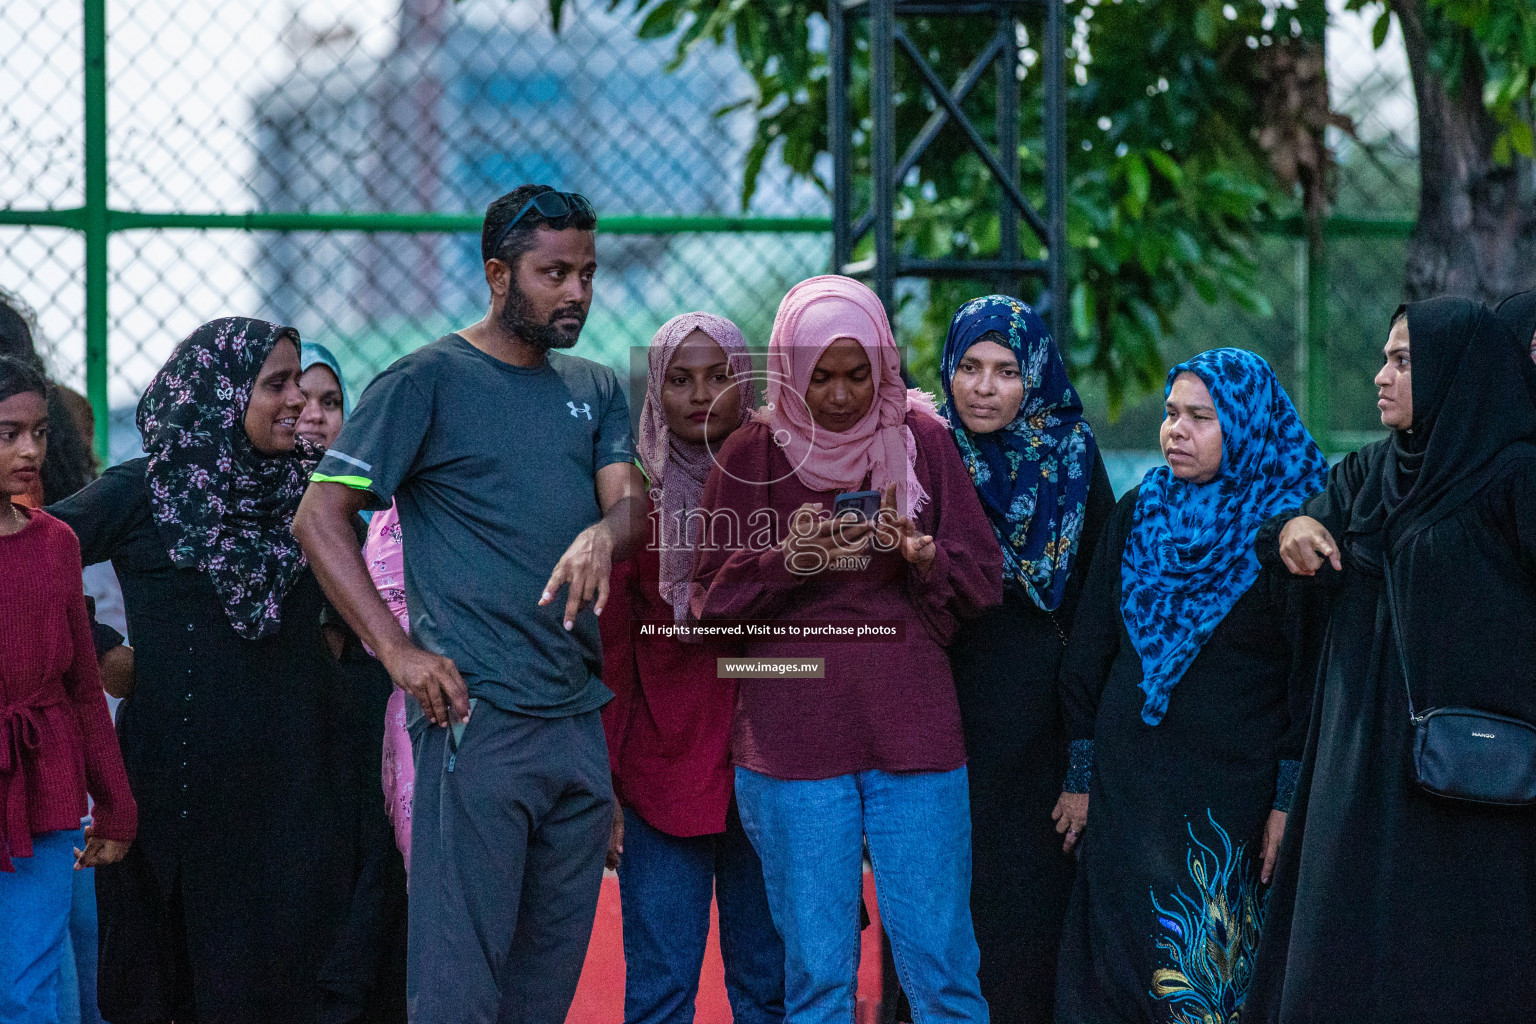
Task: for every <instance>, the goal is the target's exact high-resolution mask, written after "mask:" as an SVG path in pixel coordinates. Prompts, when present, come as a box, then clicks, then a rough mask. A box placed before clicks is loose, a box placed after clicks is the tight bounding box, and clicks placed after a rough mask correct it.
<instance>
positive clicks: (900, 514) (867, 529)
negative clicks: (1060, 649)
mask: <svg viewBox="0 0 1536 1024" xmlns="http://www.w3.org/2000/svg"><path fill="white" fill-rule="evenodd" d="M716 462H717V465H716V467H715V469H714V470H713V471H712V473H711V475H710V477H709V482H708V484H707V485H706V486H705V489H704V497H703V499H702V503H701V504H702V507H703V509H704V510H705V512H707V513H709V514H710V515H711V516H712V519H711V529H712V530H714V531H716V532H717V533H724V532H725V531H730V532H731V536H729V537H726V538H722V539H720V540H718V541H712V542H711V543H710V544H708V545H706V546H704V547H702V548H701V549H700V552H699V556H698V562H697V563H696V567H695V580H694V584H695V586H694V597H693V602H692V607H693V611H694V612H695V613H696V614H697V615H698V617H699V618H700V619H701V620H703V621H704V622H705V624H708V623H709V622H711V621H719V620H727V621H739V620H746V619H759V620H771V622H772V623H774V624H776V625H781V626H785V627H793V628H795V629H799V630H809V629H815V628H818V627H822V626H828V625H830V626H832V627H833V628H843V629H852V630H856V629H857V628H858V627H859V626H861V625H862V626H870V625H883V626H886V627H889V628H890V629H891V635H889V636H887V637H885V638H883V640H882V641H880V642H873V643H870V642H860V641H858V640H851V639H828V638H825V637H818V638H816V639H814V640H810V641H804V640H802V641H796V640H794V639H790V638H788V637H784V638H767V639H751V638H749V639H748V640H747V641H746V643H745V644H744V650H743V654H744V656H746V657H748V658H774V657H778V658H792V659H796V660H803V659H820V671H819V672H815V673H814V675H813V676H801V677H795V678H785V677H761V678H742V679H741V680H740V681H739V684H738V685H739V696H738V698H737V707H736V718H735V724H734V727H733V729H732V734H731V757H732V761H733V763H734V764H735V766H736V799H737V803H738V805H739V807H740V810H741V820H742V824H743V825H744V826H745V827H746V831H747V835H748V836H749V837H750V838H751V840H752V844H753V846H755V847H756V849H757V852H758V854H759V856H760V857H761V858H762V861H763V874H764V879H765V881H766V883H767V889H768V905H769V907H770V908H771V910H772V912H773V920H774V923H775V924H776V925H777V926H778V930H779V933H780V934H781V935H782V936H783V938H784V946H785V1016H786V1019H788V1020H790V1021H794V1022H797V1024H798V1022H813V1021H814V1022H821V1021H827V1022H832V1021H837V1022H839V1024H846V1022H847V1021H848V1020H850V1019H851V1018H852V1016H853V1013H854V995H855V974H856V971H855V964H856V963H857V959H858V948H859V894H860V886H861V875H862V862H863V851H864V845H865V842H866V841H867V842H868V848H869V856H870V860H871V862H872V863H873V865H874V872H875V879H876V885H877V886H878V888H879V892H880V913H881V918H882V921H883V923H884V925H885V928H886V931H887V933H888V934H889V936H890V939H891V944H892V949H893V951H894V953H895V959H896V965H897V972H898V974H899V975H900V976H901V983H902V988H903V990H904V991H905V992H906V993H907V996H908V998H909V999H910V1000H911V1003H912V1008H913V1013H914V1016H915V1019H918V1020H924V1021H938V1020H951V1021H985V1020H986V1019H987V1008H986V1003H985V1002H984V1001H983V999H982V996H981V991H980V988H979V986H978V984H977V977H976V971H977V961H978V954H977V948H976V938H975V935H974V933H973V931H972V927H971V912H970V901H969V893H970V875H971V871H970V866H971V845H970V831H971V830H970V812H969V806H968V794H967V785H966V770H965V743H964V739H963V736H962V733H961V727H960V714H959V708H958V706H957V703H956V700H955V688H954V681H953V678H952V677H951V675H950V669H949V660H948V658H947V656H946V653H945V648H946V646H947V645H948V644H949V642H950V640H951V638H952V637H953V636H954V634H955V630H956V628H957V626H958V625H959V623H960V621H961V619H962V618H965V617H968V616H974V615H976V614H978V613H980V612H981V611H982V610H983V609H985V608H987V607H989V606H991V605H995V604H997V603H999V602H1000V601H1001V600H1002V556H1001V553H1000V552H999V550H998V545H997V538H996V537H995V536H994V535H993V533H992V526H991V524H990V523H989V522H988V521H987V517H986V515H985V513H983V512H982V509H981V504H980V502H979V501H978V499H977V497H976V489H975V487H974V486H973V485H972V484H971V478H970V476H969V475H968V474H967V473H966V471H965V467H964V466H963V465H962V464H961V462H960V457H959V455H958V454H957V453H956V451H955V446H954V443H953V442H952V441H951V440H950V437H949V430H948V427H947V425H946V424H945V422H944V420H943V419H941V418H940V417H939V416H938V415H937V413H935V412H934V411H933V407H932V404H931V403H930V402H929V401H928V400H927V399H926V397H925V396H922V395H920V394H917V395H914V394H911V393H909V392H908V390H907V388H906V386H905V384H904V383H903V381H902V376H901V367H900V354H899V352H898V351H897V348H896V344H895V339H894V338H893V336H892V334H891V328H890V324H889V322H888V321H887V319H886V314H885V310H884V308H883V307H882V306H881V304H880V302H879V300H878V299H877V298H876V297H875V295H874V293H873V292H871V291H870V290H869V289H868V288H866V287H865V286H863V285H861V284H859V283H858V282H856V281H853V280H851V279H849V278H846V277H836V276H826V277H816V278H812V279H810V280H808V281H803V282H801V283H800V284H798V285H796V286H795V287H794V288H792V289H791V290H790V292H789V294H788V295H786V296H785V297H784V301H783V303H782V304H781V305H780V307H779V312H778V315H777V317H776V318H775V320H774V326H773V334H772V337H771V339H770V342H769V353H768V388H767V395H766V402H765V404H764V406H763V408H762V409H761V410H759V411H758V413H757V414H756V415H755V416H754V418H753V420H752V421H751V422H749V423H748V424H746V425H745V426H743V427H741V428H740V429H739V430H737V431H736V432H735V433H734V434H733V435H732V436H731V438H730V440H729V441H727V442H726V443H725V444H724V445H723V446H722V447H721V449H720V452H719V455H718V456H717V459H716ZM860 490H871V491H875V492H878V493H879V495H880V502H881V504H882V506H883V508H882V510H881V511H880V512H879V513H878V514H877V515H875V516H873V517H872V518H869V519H863V520H860V521H846V520H839V521H833V520H831V519H830V518H829V516H830V513H831V512H832V510H833V505H834V503H835V500H836V498H837V496H838V494H840V493H844V492H852V491H860ZM850 518H851V519H856V518H857V517H854V516H850ZM732 524H735V525H732Z"/></svg>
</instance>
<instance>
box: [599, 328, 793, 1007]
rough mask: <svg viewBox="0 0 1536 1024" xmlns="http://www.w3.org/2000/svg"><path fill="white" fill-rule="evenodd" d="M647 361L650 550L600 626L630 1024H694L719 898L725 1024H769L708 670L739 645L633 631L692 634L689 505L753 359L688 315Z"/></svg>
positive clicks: (723, 716) (772, 979) (770, 937)
mask: <svg viewBox="0 0 1536 1024" xmlns="http://www.w3.org/2000/svg"><path fill="white" fill-rule="evenodd" d="M649 363H650V365H649V372H648V374H647V381H646V392H645V403H644V405H643V406H642V407H641V409H640V442H639V444H638V445H637V449H638V451H639V457H640V464H641V467H642V468H643V469H644V470H645V475H646V478H647V483H648V484H649V490H650V499H651V510H650V515H651V530H650V541H649V542H648V543H647V544H646V545H644V546H643V547H642V548H639V549H638V550H636V551H635V553H634V555H633V556H632V557H631V558H630V559H628V560H627V561H624V562H619V563H617V564H616V565H614V567H613V575H612V578H611V585H610V587H609V591H608V594H609V597H608V605H607V607H605V608H604V609H603V615H602V618H601V619H599V620H598V621H599V624H600V627H601V629H602V635H603V682H604V683H605V684H606V685H607V686H608V688H609V689H610V690H612V691H613V695H614V697H613V700H612V701H610V702H609V703H608V704H607V705H606V706H605V707H604V708H603V730H604V732H605V733H606V734H607V737H608V760H609V765H610V767H611V768H612V771H613V791H614V795H615V797H616V798H617V800H618V801H619V805H620V812H619V814H617V815H616V819H617V821H618V822H619V823H620V824H619V825H618V826H617V827H616V830H615V835H614V837H613V842H612V844H611V846H610V849H609V863H610V866H616V867H617V868H618V872H619V895H620V907H621V909H622V911H623V915H624V960H625V965H626V970H625V975H624V1019H625V1020H626V1021H631V1022H634V1024H640V1022H646V1024H651V1022H655V1024H664V1022H669V1021H683V1020H692V1019H693V1004H694V999H695V997H696V996H697V995H698V988H699V972H700V969H701V967H702V966H703V963H704V949H705V945H706V941H707V939H708V937H709V906H710V898H711V897H712V896H713V897H714V898H715V900H716V902H717V903H718V905H719V909H720V952H721V958H722V960H723V961H724V965H725V985H726V991H727V992H728V993H729V995H730V999H731V1013H732V1016H733V1018H734V1019H735V1020H736V1021H738V1022H740V1024H779V1022H781V1021H783V1019H784V944H783V942H782V941H780V939H779V934H778V932H777V931H775V930H774V926H773V917H772V915H771V914H770V913H769V911H768V896H767V894H766V892H765V891H764V889H763V866H762V863H761V862H760V861H759V860H758V857H757V853H756V852H755V851H754V850H753V849H752V844H751V843H750V842H749V841H748V840H747V836H746V833H745V832H743V831H742V827H741V819H740V817H739V816H738V815H737V813H736V807H735V801H734V800H733V799H732V792H733V782H734V776H733V774H732V771H731V765H730V760H729V756H728V753H727V742H728V740H729V738H730V730H731V716H732V712H733V711H734V709H735V705H736V684H735V682H734V681H733V680H730V679H721V678H720V677H719V673H718V671H717V669H716V665H717V659H719V658H729V657H736V656H738V655H739V654H740V653H741V650H740V647H741V645H740V644H739V643H735V642H732V641H729V640H727V641H720V640H714V641H696V640H687V639H679V638H675V637H670V636H665V635H654V634H650V635H647V634H644V633H641V632H640V627H641V626H642V625H648V626H651V627H653V628H663V627H672V626H675V625H683V626H686V625H688V624H690V623H692V621H693V620H692V617H691V616H690V614H689V611H688V597H689V580H690V577H691V574H692V569H693V557H694V549H695V547H696V546H697V545H698V544H699V542H700V540H701V539H704V538H706V537H707V531H705V530H704V529H703V528H702V527H703V523H702V522H701V519H702V517H701V516H700V515H699V514H698V513H699V499H700V496H701V495H702V494H703V491H704V483H705V481H706V480H707V479H708V477H709V473H710V470H711V469H712V468H713V466H714V459H713V454H712V453H714V452H718V451H719V450H720V446H721V445H723V444H724V443H725V442H726V439H727V438H729V437H730V435H731V434H732V432H734V431H735V430H737V429H738V428H739V427H741V425H742V423H743V422H745V421H746V418H747V417H748V416H749V415H750V414H751V412H752V399H753V396H752V357H751V354H750V353H749V352H748V351H747V346H746V342H745V341H744V340H743V339H742V336H741V331H740V330H738V329H737V327H736V325H735V324H733V323H731V322H730V321H729V320H727V319H725V318H724V317H720V316H715V315H714V314H711V313H684V314H682V315H681V316H677V317H673V318H672V319H671V320H669V321H667V322H666V323H665V324H664V325H662V328H661V330H659V331H657V332H656V337H655V339H654V340H653V341H652V342H651V348H650V352H649Z"/></svg>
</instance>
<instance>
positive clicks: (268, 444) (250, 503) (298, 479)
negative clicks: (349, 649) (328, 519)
mask: <svg viewBox="0 0 1536 1024" xmlns="http://www.w3.org/2000/svg"><path fill="white" fill-rule="evenodd" d="M281 345H287V346H288V347H289V348H291V349H292V359H291V360H289V359H283V358H282V357H283V356H284V355H285V354H286V353H284V352H281V351H278V348H279V346H281ZM274 352H277V356H276V358H273V359H272V360H271V362H272V364H273V365H271V366H268V365H267V363H268V358H269V357H271V356H273V354H274ZM289 362H291V363H292V366H291V367H289V366H287V365H285V364H286V363H289ZM285 371H291V372H285ZM298 375H299V332H298V331H296V330H294V329H293V328H292V327H280V326H278V325H277V324H269V323H267V322H265V321H263V320H251V319H248V318H246V317H225V318H223V319H222V320H214V321H213V322H211V323H206V324H204V325H203V326H201V327H199V328H198V329H197V330H195V331H193V332H192V334H191V335H189V336H188V337H187V338H186V340H184V341H183V342H182V343H181V344H180V345H178V346H176V350H175V351H174V352H173V353H171V358H170V359H169V360H167V361H166V364H165V366H164V367H162V368H161V370H160V372H159V373H158V374H156V375H155V379H154V381H152V382H151V383H150V385H149V388H148V389H147V390H146V391H145V392H144V397H143V398H141V399H140V400H139V414H138V424H139V432H140V433H141V434H142V435H143V438H144V450H145V451H147V452H148V453H149V462H148V464H147V466H146V468H145V475H146V477H147V479H148V482H149V498H150V507H151V508H152V509H153V512H154V519H155V526H156V528H157V529H158V530H159V533H160V537H161V539H162V540H163V541H164V543H165V546H166V550H167V553H168V554H169V555H170V558H171V562H172V564H174V565H175V566H176V568H178V569H197V570H199V571H200V572H202V573H204V574H206V575H207V577H208V579H209V581H210V582H212V583H213V588H214V590H215V591H216V592H217V593H218V595H219V599H220V601H221V603H222V604H223V606H224V613H225V614H226V615H228V616H229V624H230V625H231V626H233V627H234V629H235V632H236V633H239V634H240V635H241V636H243V637H246V638H247V639H257V638H259V637H264V636H269V635H271V634H272V633H275V632H276V631H277V628H278V625H279V622H280V612H279V609H280V608H281V607H282V602H283V597H284V596H285V595H286V594H287V593H288V589H289V588H290V587H291V586H292V585H293V581H294V580H295V579H297V578H298V576H299V574H300V573H301V572H303V571H304V566H305V562H304V553H303V552H302V551H300V550H299V545H298V543H297V542H295V541H294V539H293V534H292V532H291V530H290V528H291V527H292V525H293V512H294V510H295V509H296V508H298V507H299V499H300V498H302V497H303V496H304V486H305V484H306V483H307V482H308V480H309V474H310V471H311V470H312V469H314V467H315V462H316V461H318V459H319V458H320V456H321V455H322V454H323V453H322V452H319V451H316V450H314V449H312V448H310V447H309V443H308V442H307V441H299V440H298V439H297V438H296V436H295V434H294V427H295V426H296V424H297V413H296V412H294V411H292V410H291V409H290V408H289V403H287V402H285V401H284V392H285V391H287V390H290V389H291V390H294V391H297V389H298ZM302 408H303V406H302V396H301V398H300V409H302ZM253 421H254V422H253Z"/></svg>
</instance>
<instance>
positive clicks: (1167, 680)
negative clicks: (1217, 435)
mask: <svg viewBox="0 0 1536 1024" xmlns="http://www.w3.org/2000/svg"><path fill="white" fill-rule="evenodd" d="M1181 373H1193V374H1194V375H1195V376H1197V377H1199V378H1200V379H1201V380H1202V381H1204V382H1205V386H1206V387H1207V388H1208V389H1209V390H1210V392H1211V398H1212V400H1213V401H1214V402H1215V404H1216V418H1217V420H1218V421H1219V422H1220V424H1221V468H1220V469H1219V470H1217V473H1216V476H1215V478H1214V479H1212V480H1210V481H1208V482H1206V483H1203V484H1196V483H1189V482H1187V481H1184V480H1179V479H1178V478H1176V477H1175V476H1174V475H1173V472H1172V471H1171V470H1170V469H1169V468H1168V467H1167V466H1158V467H1157V468H1156V469H1153V470H1150V471H1148V473H1147V475H1146V476H1145V477H1143V478H1142V481H1141V491H1140V492H1139V494H1138V495H1137V498H1136V511H1135V514H1134V516H1133V518H1132V520H1131V533H1130V537H1129V538H1128V539H1127V540H1126V544H1125V556H1124V558H1123V559H1122V561H1121V563H1120V584H1121V595H1120V612H1121V614H1122V615H1123V616H1124V617H1125V628H1126V631H1127V632H1128V633H1130V636H1131V643H1132V644H1133V645H1134V646H1135V648H1136V653H1137V654H1139V655H1140V656H1141V670H1142V680H1141V689H1142V692H1143V693H1144V694H1146V698H1147V699H1146V701H1145V703H1143V704H1142V707H1141V720H1142V721H1144V722H1146V723H1147V724H1148V725H1156V724H1157V723H1158V722H1161V721H1162V720H1163V715H1164V714H1165V713H1167V711H1168V695H1169V694H1170V693H1172V692H1173V687H1174V684H1175V683H1177V682H1178V681H1179V679H1180V678H1182V677H1183V675H1184V673H1185V671H1186V670H1187V669H1188V668H1189V666H1190V665H1191V664H1192V663H1193V662H1194V660H1195V656H1196V655H1198V654H1199V653H1200V648H1201V647H1203V646H1204V645H1205V642H1206V641H1207V640H1208V639H1210V636H1211V633H1212V632H1213V631H1214V630H1215V629H1216V627H1217V625H1218V624H1220V622H1221V620H1222V619H1224V618H1226V615H1227V613H1228V612H1229V611H1231V610H1232V606H1233V605H1235V604H1237V602H1238V599H1239V598H1241V597H1242V596H1243V595H1244V594H1245V593H1247V592H1248V588H1249V587H1251V586H1253V583H1254V581H1255V580H1256V579H1258V577H1259V560H1258V557H1257V556H1256V555H1255V554H1254V551H1253V542H1254V537H1255V535H1257V533H1258V531H1259V526H1260V525H1261V524H1262V523H1263V522H1264V520H1266V519H1268V518H1269V517H1270V516H1272V515H1275V514H1276V513H1278V512H1282V511H1284V510H1286V509H1289V508H1295V507H1296V506H1298V505H1300V504H1301V503H1302V501H1303V500H1305V499H1306V498H1308V497H1310V496H1311V495H1313V494H1316V493H1317V492H1318V491H1320V490H1322V489H1323V482H1324V480H1325V479H1326V477H1327V474H1328V460H1327V459H1325V458H1324V457H1323V453H1322V452H1321V451H1320V450H1318V447H1317V444H1316V443H1315V442H1313V440H1312V435H1311V434H1308V433H1307V428H1306V427H1304V426H1302V423H1301V417H1300V416H1298V415H1297V414H1296V407H1295V406H1294V405H1292V404H1291V399H1290V396H1289V395H1287V394H1286V393H1285V389H1284V388H1282V387H1281V386H1280V382H1279V381H1278V380H1276V379H1275V372H1274V371H1273V370H1271V369H1270V367H1269V364H1268V363H1266V362H1265V361H1264V360H1263V359H1261V358H1259V357H1258V356H1256V355H1254V354H1253V353H1252V352H1245V351H1243V350H1242V349H1237V348H1218V349H1212V350H1211V351H1209V352H1202V353H1200V354H1199V355H1197V356H1195V357H1194V358H1193V359H1191V360H1189V361H1188V362H1184V363H1180V364H1179V365H1178V366H1175V367H1174V368H1173V369H1171V370H1169V371H1168V382H1167V384H1166V385H1165V387H1164V394H1165V395H1166V394H1167V393H1168V391H1170V390H1172V388H1173V382H1174V379H1175V378H1176V377H1178V375H1179V374H1181Z"/></svg>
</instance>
